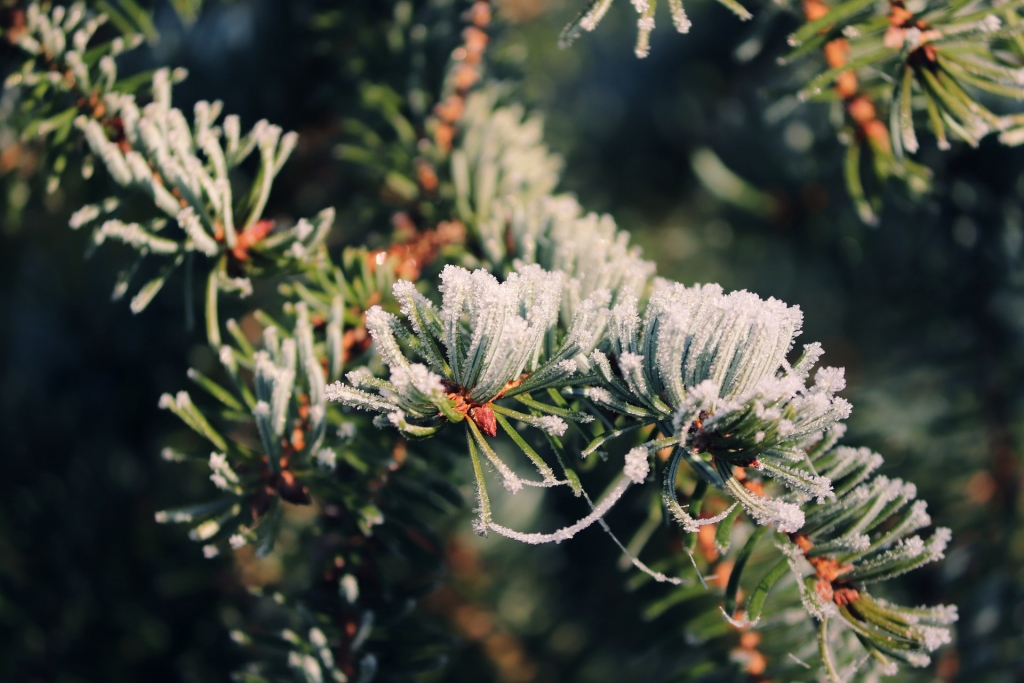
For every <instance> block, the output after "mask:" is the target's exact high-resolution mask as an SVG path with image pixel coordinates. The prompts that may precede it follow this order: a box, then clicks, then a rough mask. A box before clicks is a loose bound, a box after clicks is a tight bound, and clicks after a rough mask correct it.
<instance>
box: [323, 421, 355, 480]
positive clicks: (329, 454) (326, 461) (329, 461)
mask: <svg viewBox="0 0 1024 683" xmlns="http://www.w3.org/2000/svg"><path fill="white" fill-rule="evenodd" d="M346 424H347V423H346ZM316 464H317V465H318V466H319V467H320V468H321V469H325V470H328V471H331V472H333V471H334V469H335V468H336V467H337V465H338V454H337V453H335V452H334V449H333V448H321V449H320V450H319V451H317V454H316Z"/></svg>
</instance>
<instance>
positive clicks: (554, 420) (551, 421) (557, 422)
mask: <svg viewBox="0 0 1024 683" xmlns="http://www.w3.org/2000/svg"><path fill="white" fill-rule="evenodd" d="M533 424H534V425H536V426H537V427H540V428H541V429H542V430H544V431H545V432H547V433H548V434H551V435H552V436H562V435H563V434H565V430H566V429H567V428H568V427H569V425H568V424H567V423H566V421H565V420H563V419H562V418H560V417H558V416H556V415H544V416H543V417H538V418H536V419H535V420H534V422H533Z"/></svg>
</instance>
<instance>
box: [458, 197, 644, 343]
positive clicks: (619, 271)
mask: <svg viewBox="0 0 1024 683" xmlns="http://www.w3.org/2000/svg"><path fill="white" fill-rule="evenodd" d="M477 229H478V232H479V233H480V242H481V246H482V247H483V249H484V253H485V254H486V255H487V257H488V259H489V260H490V261H491V262H492V263H494V264H502V263H511V264H512V266H514V267H516V268H518V267H521V266H523V265H525V264H531V263H536V264H538V265H540V266H541V267H542V268H544V269H545V270H549V271H552V272H560V273H564V274H565V276H566V278H567V280H566V288H565V292H564V295H563V297H562V311H561V313H562V322H563V324H568V323H569V322H570V321H571V320H572V317H573V314H574V313H575V310H576V306H578V305H579V303H580V302H581V301H584V300H586V299H587V298H588V297H589V296H591V295H592V294H594V293H595V292H598V291H607V292H608V293H609V294H610V295H611V299H612V303H613V304H614V303H617V302H618V301H620V300H621V299H623V298H625V297H629V296H633V297H639V296H641V295H642V294H643V293H644V290H645V288H646V287H647V285H648V283H649V282H650V281H651V278H652V277H653V276H654V270H655V266H654V264H653V263H652V262H650V261H645V260H644V259H643V258H641V256H640V249H639V247H635V246H630V245H629V233H627V232H624V231H622V230H619V229H618V228H617V226H616V225H615V219H613V218H612V217H611V216H609V215H607V214H605V215H600V216H599V215H598V214H596V213H585V212H584V211H583V209H582V207H580V205H579V203H578V202H577V201H576V199H575V198H573V197H571V196H568V195H560V196H547V197H543V198H541V199H538V200H534V201H531V202H528V203H523V202H522V201H520V199H519V198H517V197H515V196H510V197H507V198H506V199H505V200H504V201H503V202H501V203H498V204H497V205H496V206H495V210H494V211H493V212H492V214H491V215H490V217H489V218H488V219H487V220H486V221H483V222H481V223H480V224H479V225H478V227H477Z"/></svg>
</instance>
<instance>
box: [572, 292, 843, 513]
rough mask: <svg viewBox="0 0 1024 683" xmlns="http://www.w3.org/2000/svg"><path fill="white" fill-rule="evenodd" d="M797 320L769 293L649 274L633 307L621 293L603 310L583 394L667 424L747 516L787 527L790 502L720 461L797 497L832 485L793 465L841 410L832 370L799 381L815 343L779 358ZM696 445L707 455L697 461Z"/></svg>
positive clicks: (838, 381) (820, 494) (795, 508)
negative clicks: (643, 296)
mask: <svg viewBox="0 0 1024 683" xmlns="http://www.w3.org/2000/svg"><path fill="white" fill-rule="evenodd" d="M801 323H802V315H801V313H800V309H799V308H797V307H795V306H793V307H791V306H787V305H786V304H784V303H783V302H781V301H778V300H776V299H768V300H762V299H760V298H759V297H757V296H756V295H754V294H751V293H749V292H745V291H740V292H732V293H729V294H726V293H724V292H723V291H722V289H721V287H719V286H717V285H703V286H700V285H697V286H694V287H684V286H683V285H680V284H675V283H660V284H659V286H658V287H657V288H656V290H655V292H654V293H653V294H652V296H651V298H650V302H649V303H648V305H647V307H646V310H644V311H643V315H641V313H640V307H639V303H638V301H637V300H636V299H635V298H633V297H627V298H625V299H624V300H623V301H622V303H620V304H619V305H617V306H615V307H614V308H613V310H612V315H611V321H610V322H609V326H608V348H607V352H605V351H601V350H598V351H595V352H594V353H593V354H592V355H591V359H590V360H591V361H592V363H593V365H594V366H595V368H596V369H597V371H598V374H599V375H600V376H601V378H602V386H601V387H599V388H598V389H597V390H596V391H595V390H593V389H591V390H588V391H587V392H586V395H587V397H588V398H589V399H590V400H591V401H593V402H594V403H596V404H598V405H601V406H603V407H606V408H609V409H611V410H615V411H617V412H621V413H623V414H626V415H632V416H635V417H640V418H642V419H643V418H646V419H648V420H649V421H651V422H669V423H670V424H671V425H672V431H673V436H674V438H675V440H676V442H677V444H678V446H677V448H678V450H679V451H680V452H681V453H686V454H687V457H690V458H691V465H694V466H695V467H696V469H697V470H698V471H699V472H701V473H702V474H704V475H705V476H706V477H707V478H708V480H709V481H710V482H711V483H713V484H715V485H717V486H719V487H721V488H723V489H726V490H727V491H729V493H731V494H732V495H733V496H734V497H735V498H736V499H737V500H738V501H739V502H740V503H742V504H743V506H744V507H745V508H746V509H747V511H748V513H750V514H751V516H752V517H753V518H754V519H755V520H757V521H758V522H759V523H762V524H770V525H773V526H776V527H777V528H778V529H779V530H781V531H786V532H793V531H796V530H797V529H799V528H800V526H801V525H802V524H803V512H802V511H801V510H800V507H799V505H798V503H797V502H788V501H782V500H777V499H768V498H764V497H762V496H758V495H755V494H753V493H751V492H749V491H748V490H747V488H746V487H744V486H743V485H742V484H741V483H740V482H739V481H738V480H737V479H736V478H735V476H734V475H733V472H732V468H733V467H734V466H736V465H739V466H748V465H754V466H755V467H757V468H758V469H759V470H760V471H761V472H762V473H763V474H766V475H768V476H770V477H772V478H774V479H775V480H777V481H779V482H780V483H782V484H783V485H784V486H786V487H787V488H789V489H791V490H794V491H797V492H800V493H802V494H804V495H806V496H810V497H815V498H818V499H825V498H828V497H830V496H831V495H832V486H831V482H830V480H829V479H828V478H827V477H823V476H821V475H819V474H817V473H814V472H812V471H808V470H807V469H806V468H804V467H803V466H802V464H803V460H804V457H805V456H804V449H806V448H807V447H808V446H809V445H811V444H812V443H814V442H815V441H817V440H819V439H820V438H821V437H822V435H823V434H824V433H825V432H826V431H827V430H828V429H830V428H831V427H832V426H833V425H835V424H836V423H837V422H839V421H840V420H842V419H844V418H846V417H847V416H848V414H849V411H850V406H849V404H848V403H847V402H846V401H845V400H844V399H842V398H840V397H837V396H836V395H835V393H836V392H837V391H841V390H842V389H843V387H844V382H843V378H842V370H839V369H836V368H822V369H820V370H818V372H817V374H816V376H815V381H814V383H813V384H810V385H808V383H807V378H808V375H809V373H810V371H811V369H812V368H813V366H814V365H815V363H816V362H817V360H818V358H819V357H820V355H821V348H820V346H819V345H817V344H811V345H809V346H807V347H805V350H804V354H803V356H802V358H801V359H800V360H799V361H798V362H797V363H796V364H795V365H793V366H790V365H789V363H788V362H787V361H786V355H787V354H788V352H789V351H790V349H791V348H792V345H793V339H794V338H795V337H796V335H797V334H799V332H800V326H801ZM701 453H709V454H711V455H712V456H713V458H712V461H710V462H706V461H704V460H700V459H698V456H699V455H700V454H701ZM669 505H670V508H671V509H672V510H673V513H674V514H675V515H676V516H677V517H679V518H682V519H688V516H686V515H685V513H683V512H682V511H681V510H676V509H675V506H674V505H673V504H672V502H671V501H669ZM690 521H691V522H692V521H693V520H690ZM694 523H695V522H694ZM686 524H689V522H686Z"/></svg>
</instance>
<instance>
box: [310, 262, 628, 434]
mask: <svg viewBox="0 0 1024 683" xmlns="http://www.w3.org/2000/svg"><path fill="white" fill-rule="evenodd" d="M563 283H564V277H563V276H562V274H561V273H550V272H547V271H545V270H543V269H542V268H540V267H539V266H537V265H529V266H524V267H522V268H520V269H519V270H517V271H514V272H512V273H511V274H510V275H509V276H508V277H507V278H506V279H505V281H504V282H499V281H498V279H497V278H496V277H494V276H493V275H492V274H490V273H489V272H487V271H485V270H477V271H472V272H471V271H468V270H466V269H464V268H459V267H456V266H451V265H449V266H446V267H445V269H444V271H443V272H442V273H441V282H440V285H439V287H438V290H439V292H440V293H441V306H440V308H438V307H436V306H435V305H434V304H433V302H431V301H430V300H429V299H427V298H426V297H425V296H423V295H422V294H421V293H420V292H419V291H417V290H416V287H415V286H414V285H413V284H412V283H411V282H408V281H400V282H398V283H396V284H395V286H394V288H393V290H394V296H395V299H396V300H397V301H398V303H399V305H400V307H401V311H402V314H403V316H404V318H405V320H406V321H407V322H403V321H402V320H401V319H400V318H398V317H397V316H395V315H393V314H391V313H387V312H386V311H384V310H383V309H382V308H380V307H379V306H375V307H373V308H371V309H370V310H369V311H368V312H367V314H366V328H367V330H368V331H369V333H370V335H371V336H372V337H373V340H374V344H375V348H376V350H377V353H378V354H379V355H380V357H381V360H382V361H383V362H384V363H385V364H386V365H387V366H388V367H389V368H390V380H382V379H378V378H376V377H374V376H373V375H372V374H371V373H370V372H369V371H368V370H366V369H365V368H363V369H360V370H356V371H353V372H351V373H349V374H348V376H347V377H346V379H347V383H345V382H336V383H334V384H332V385H331V386H329V387H327V394H326V395H327V397H328V399H329V400H332V401H339V402H341V403H344V404H345V405H348V406H350V407H353V408H358V409H361V410H368V411H371V412H377V413H380V414H382V415H384V416H386V419H387V421H388V422H390V423H391V424H392V425H394V426H395V427H396V428H398V429H399V430H400V431H402V432H404V433H407V434H409V435H410V436H429V435H430V434H433V433H434V432H436V431H437V429H438V428H439V427H440V426H443V424H444V423H446V422H461V421H462V420H463V418H464V416H465V415H466V413H467V411H468V410H470V409H476V407H481V406H487V405H489V404H491V403H492V402H493V401H494V400H495V399H497V398H500V397H506V396H514V395H516V394H519V393H525V392H527V391H531V390H533V391H535V390H539V389H544V388H547V387H563V386H567V385H568V384H570V383H572V381H573V380H574V378H576V377H578V376H580V370H579V365H578V363H577V359H579V360H580V361H581V362H585V356H586V354H587V353H588V352H589V351H590V350H591V349H593V348H594V346H595V345H596V344H597V343H599V342H600V340H601V338H602V335H603V330H604V326H605V321H606V319H607V298H608V297H607V293H606V292H597V293H595V294H594V295H593V296H592V297H590V298H589V299H588V300H587V301H585V302H583V303H582V304H581V305H580V306H578V308H577V311H576V314H575V316H574V319H573V321H572V323H571V324H570V326H569V328H568V330H567V332H566V333H565V335H564V336H563V338H562V339H561V341H560V342H559V343H558V344H556V345H553V344H551V343H550V337H551V333H552V332H553V331H554V330H555V328H556V325H557V323H558V315H559V313H558V312H559V303H560V301H561V298H562V292H563ZM407 354H413V355H415V356H419V358H420V359H422V361H424V362H422V363H420V362H413V361H412V360H410V358H409V357H408V355H407ZM460 401H461V403H460ZM471 417H472V415H471ZM516 419H517V420H519V421H521V422H525V423H527V424H530V425H532V426H535V427H538V428H540V429H542V430H543V431H545V432H547V433H548V434H552V435H556V436H558V435H561V434H563V433H564V432H565V430H566V422H565V420H564V419H563V418H562V417H559V416H557V415H554V414H548V415H528V414H525V413H522V414H517V415H516Z"/></svg>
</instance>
